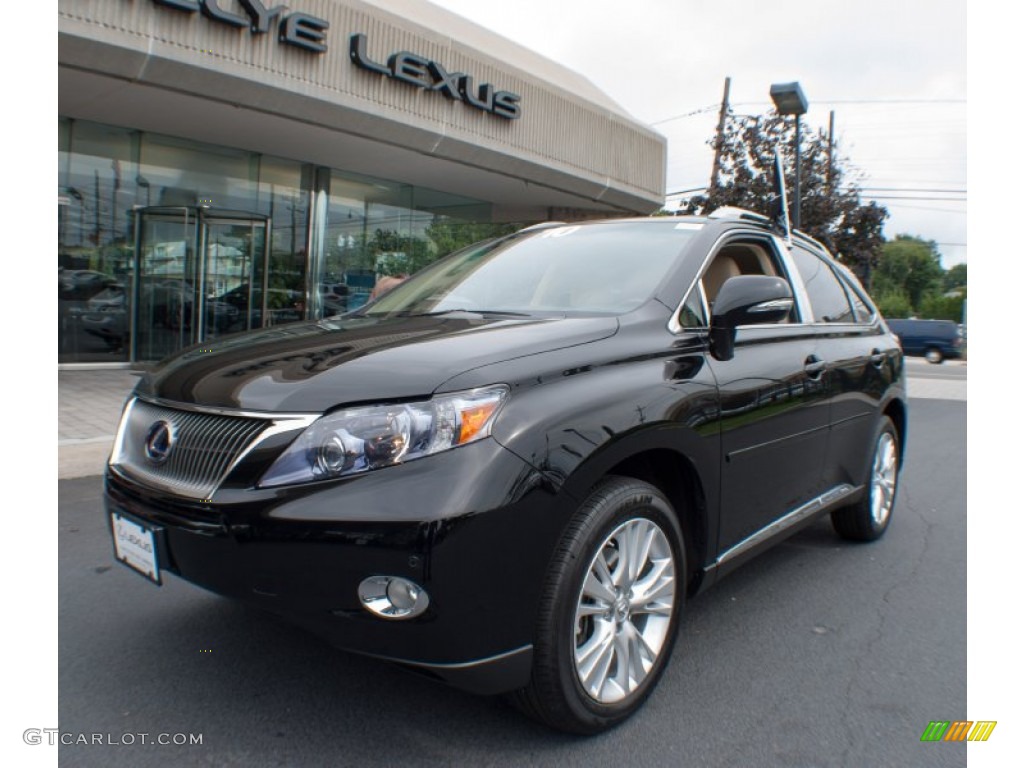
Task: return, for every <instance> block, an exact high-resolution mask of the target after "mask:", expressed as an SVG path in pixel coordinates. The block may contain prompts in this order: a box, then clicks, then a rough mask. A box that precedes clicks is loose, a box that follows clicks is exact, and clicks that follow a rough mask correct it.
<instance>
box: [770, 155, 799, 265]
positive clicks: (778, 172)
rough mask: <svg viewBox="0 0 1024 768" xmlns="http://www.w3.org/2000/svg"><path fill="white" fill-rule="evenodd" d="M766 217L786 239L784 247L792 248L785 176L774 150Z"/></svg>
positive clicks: (780, 159) (779, 159)
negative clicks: (770, 191)
mask: <svg viewBox="0 0 1024 768" xmlns="http://www.w3.org/2000/svg"><path fill="white" fill-rule="evenodd" d="M768 215H769V217H770V218H771V220H772V224H773V225H774V226H775V228H776V229H778V230H779V231H780V232H782V234H783V236H785V238H786V245H788V246H790V247H792V246H793V237H792V234H791V233H790V226H789V203H788V202H787V200H786V176H785V174H784V173H783V172H782V158H781V157H780V156H779V151H778V150H775V161H774V162H773V163H772V199H771V203H769V206H768Z"/></svg>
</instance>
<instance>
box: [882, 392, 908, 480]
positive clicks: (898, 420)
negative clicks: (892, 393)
mask: <svg viewBox="0 0 1024 768" xmlns="http://www.w3.org/2000/svg"><path fill="white" fill-rule="evenodd" d="M882 413H883V414H884V415H885V416H888V417H889V418H890V419H892V423H893V426H895V427H896V436H897V439H898V440H899V444H900V466H903V457H904V455H905V454H906V447H907V406H906V404H904V402H903V401H902V400H897V399H893V400H891V401H889V403H888V404H887V405H886V406H885V408H884V409H883V410H882Z"/></svg>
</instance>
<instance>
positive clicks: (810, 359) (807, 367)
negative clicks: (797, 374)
mask: <svg viewBox="0 0 1024 768" xmlns="http://www.w3.org/2000/svg"><path fill="white" fill-rule="evenodd" d="M825 367H826V363H825V361H824V360H822V359H821V358H820V357H818V356H817V355H808V356H807V359H806V360H804V372H805V373H806V374H807V375H808V376H809V377H810V378H812V379H820V378H821V374H823V373H824V372H825Z"/></svg>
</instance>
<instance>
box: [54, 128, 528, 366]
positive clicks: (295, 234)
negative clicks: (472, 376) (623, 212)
mask: <svg viewBox="0 0 1024 768" xmlns="http://www.w3.org/2000/svg"><path fill="white" fill-rule="evenodd" d="M58 142H59V144H58V159H59V165H58V168H59V175H58V193H59V194H58V198H59V207H58V220H57V229H58V268H59V279H58V283H59V286H58V287H59V302H58V304H59V312H60V335H59V347H60V348H59V354H58V360H59V362H62V363H94V362H111V363H127V362H146V361H154V360H157V359H160V358H162V357H164V356H165V355H168V354H171V353H173V352H174V351H177V350H178V349H181V348H183V347H185V346H188V345H190V344H192V343H195V342H197V341H204V340H207V339H211V338H215V337H218V336H221V335H224V334H227V333H235V332H238V331H243V330H247V329H250V328H258V327H263V326H268V325H279V324H281V323H286V322H292V321H295V320H300V319H303V318H304V317H307V316H322V315H334V314H339V313H342V312H346V311H351V310H353V309H356V308H358V307H360V306H362V305H363V304H365V303H366V302H367V301H368V300H369V299H370V297H371V296H372V295H373V292H374V290H375V288H377V287H378V286H379V285H381V280H382V279H383V278H392V280H391V282H394V279H395V278H397V279H402V278H404V277H405V276H407V275H409V274H411V273H413V272H416V271H418V270H419V269H421V268H423V267H424V266H426V265H428V264H430V263H432V262H433V261H435V260H436V259H438V258H440V257H441V256H444V255H446V254H448V253H450V252H451V251H453V250H456V249H457V248H460V247H462V246H464V245H468V244H469V243H472V242H476V241H478V240H481V239H485V238H488V237H492V236H495V235H499V234H504V233H505V232H508V231H512V230H514V229H516V228H518V227H519V226H521V225H520V224H493V223H490V221H489V219H490V214H491V210H490V205H489V204H486V203H483V202H480V201H478V200H473V199H470V198H464V197H460V196H458V195H453V194H450V193H446V192H440V191H437V190H431V189H425V188H421V187H412V186H410V185H407V184H401V183H397V182H392V181H385V180H381V179H376V178H371V177H367V176H361V175H357V174H351V173H346V172H344V171H339V170H329V169H327V168H317V167H315V166H313V165H311V164H308V163H300V162H298V161H294V160H286V159H283V158H277V157H270V156H267V155H259V154H255V153H252V152H247V151H243V150H238V149H231V148H226V147H218V146H211V145H208V144H202V143H200V142H195V141H190V140H186V139H180V138H174V137H168V136H162V135H158V134H151V133H143V132H140V131H133V130H130V129H127V128H118V127H113V126H108V125H101V124H97V123H90V122H86V121H78V120H69V119H64V118H61V119H60V120H59V125H58ZM310 291H315V292H316V293H315V294H313V296H312V300H310Z"/></svg>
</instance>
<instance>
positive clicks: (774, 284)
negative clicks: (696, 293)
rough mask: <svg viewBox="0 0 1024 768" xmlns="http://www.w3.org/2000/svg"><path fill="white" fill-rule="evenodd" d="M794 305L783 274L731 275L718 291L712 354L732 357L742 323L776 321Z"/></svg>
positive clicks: (712, 331) (713, 321)
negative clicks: (779, 275) (771, 275)
mask: <svg viewBox="0 0 1024 768" xmlns="http://www.w3.org/2000/svg"><path fill="white" fill-rule="evenodd" d="M792 309H793V291H792V290H790V287H789V283H787V282H786V281H785V280H783V279H782V278H781V277H769V276H768V275H737V276H736V277H730V278H729V279H728V280H726V281H725V283H724V284H723V285H722V287H721V289H720V290H719V291H718V296H716V297H715V303H714V307H713V308H712V312H711V354H712V355H714V356H715V357H716V358H717V359H719V360H732V356H733V347H734V345H735V342H736V329H737V328H738V327H739V326H741V325H762V324H765V323H777V322H779V321H780V320H783V319H785V318H786V317H787V316H788V315H789V313H790V311H792Z"/></svg>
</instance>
